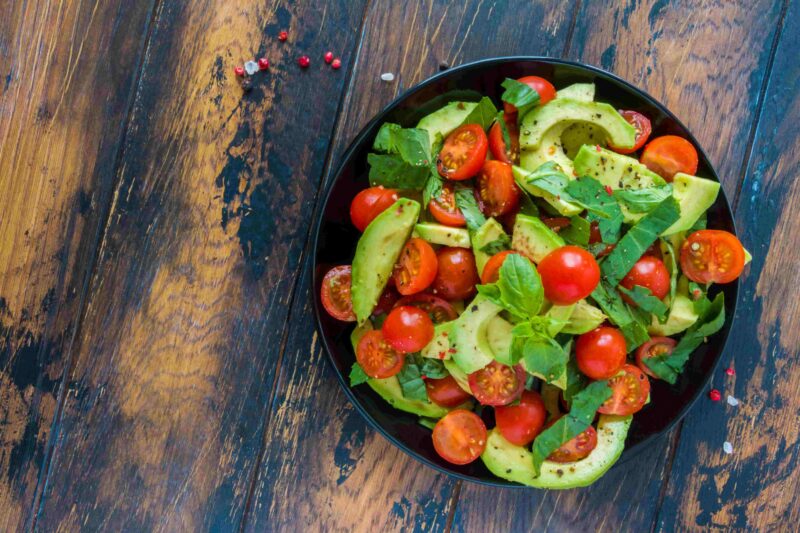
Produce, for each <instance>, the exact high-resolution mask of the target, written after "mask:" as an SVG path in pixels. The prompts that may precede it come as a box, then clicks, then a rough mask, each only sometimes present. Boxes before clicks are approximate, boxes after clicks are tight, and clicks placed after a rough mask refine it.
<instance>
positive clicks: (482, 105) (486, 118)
mask: <svg viewBox="0 0 800 533" xmlns="http://www.w3.org/2000/svg"><path fill="white" fill-rule="evenodd" d="M496 116H497V108H496V107H495V105H494V102H492V99H491V98H489V97H488V96H484V97H483V98H481V100H480V101H479V102H478V105H476V106H475V109H473V110H472V111H470V113H469V115H467V118H466V119H464V124H480V126H481V128H483V129H484V130H486V129H489V126H491V125H492V122H494V119H495V117H496Z"/></svg>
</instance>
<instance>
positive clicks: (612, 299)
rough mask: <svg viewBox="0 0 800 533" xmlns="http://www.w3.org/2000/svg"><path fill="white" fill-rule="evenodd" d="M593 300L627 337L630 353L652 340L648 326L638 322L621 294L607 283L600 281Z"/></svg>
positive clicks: (593, 293) (626, 341) (626, 342)
mask: <svg viewBox="0 0 800 533" xmlns="http://www.w3.org/2000/svg"><path fill="white" fill-rule="evenodd" d="M592 299H593V300H594V301H595V302H596V303H597V305H599V306H600V308H601V309H602V310H603V312H605V314H606V315H608V320H609V321H611V323H612V324H616V325H617V326H618V327H619V329H620V331H621V332H622V335H623V336H624V337H625V344H626V346H627V350H628V352H630V351H631V350H633V349H634V348H637V347H638V346H640V345H642V344H643V343H645V342H647V340H648V339H649V338H650V336H649V335H648V333H647V328H646V326H645V325H644V324H642V323H641V322H640V321H639V320H637V318H636V317H635V316H634V314H633V313H632V312H631V310H630V309H629V308H628V306H627V305H625V302H624V301H623V300H622V298H621V297H620V295H619V293H618V292H617V291H616V290H615V288H614V287H612V286H611V285H610V284H609V283H608V282H607V281H604V280H601V281H600V283H599V284H598V285H597V287H596V288H595V289H594V292H592Z"/></svg>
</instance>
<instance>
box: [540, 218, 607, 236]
mask: <svg viewBox="0 0 800 533" xmlns="http://www.w3.org/2000/svg"><path fill="white" fill-rule="evenodd" d="M541 219H542V222H544V223H545V225H546V226H547V227H548V228H550V229H551V230H553V231H555V232H556V233H558V232H559V231H561V230H562V229H564V228H566V227H567V226H569V225H570V224H571V223H572V222H571V221H570V219H568V218H567V217H541ZM598 231H600V230H598Z"/></svg>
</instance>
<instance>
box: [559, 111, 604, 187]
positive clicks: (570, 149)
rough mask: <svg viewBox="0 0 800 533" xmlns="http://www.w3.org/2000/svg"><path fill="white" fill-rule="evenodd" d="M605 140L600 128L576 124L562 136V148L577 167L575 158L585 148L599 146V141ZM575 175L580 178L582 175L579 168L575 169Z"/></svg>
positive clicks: (581, 123) (585, 123)
mask: <svg viewBox="0 0 800 533" xmlns="http://www.w3.org/2000/svg"><path fill="white" fill-rule="evenodd" d="M604 138H605V137H604V133H603V131H602V130H601V129H600V128H599V127H598V126H595V125H594V124H589V123H588V122H576V123H575V124H573V125H572V126H570V127H569V128H567V129H565V130H564V132H563V133H562V134H561V147H562V148H563V149H564V153H565V154H567V157H569V158H570V159H572V164H573V166H575V165H577V163H576V162H575V158H576V157H577V156H578V152H580V149H581V148H582V147H583V146H586V145H589V146H593V147H594V146H597V143H598V141H599V140H602V139H604ZM575 173H576V174H577V175H578V176H580V175H581V173H580V171H578V169H577V167H575Z"/></svg>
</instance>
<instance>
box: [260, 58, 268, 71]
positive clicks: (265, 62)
mask: <svg viewBox="0 0 800 533" xmlns="http://www.w3.org/2000/svg"><path fill="white" fill-rule="evenodd" d="M258 68H259V69H261V70H267V69H268V68H269V59H267V58H266V57H262V58H261V59H259V60H258Z"/></svg>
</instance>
